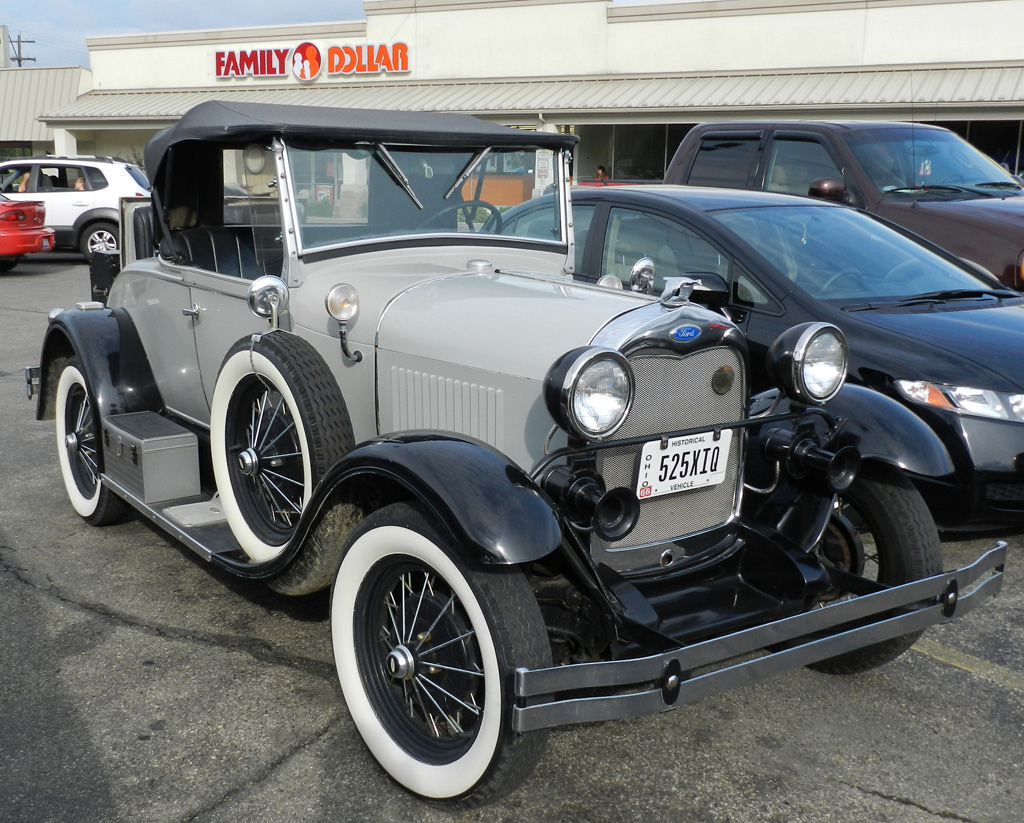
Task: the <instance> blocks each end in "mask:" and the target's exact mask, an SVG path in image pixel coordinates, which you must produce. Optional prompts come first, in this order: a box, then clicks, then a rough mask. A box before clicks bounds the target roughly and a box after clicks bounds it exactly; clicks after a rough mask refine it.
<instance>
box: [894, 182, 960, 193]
mask: <svg viewBox="0 0 1024 823" xmlns="http://www.w3.org/2000/svg"><path fill="white" fill-rule="evenodd" d="M931 191H962V192H968V193H970V191H971V190H970V189H968V188H964V187H963V186H953V185H950V184H949V183H942V184H935V185H930V186H895V187H893V188H891V189H888V188H887V189H885V190H884V193H885V194H892V193H893V192H897V193H899V194H906V193H907V192H931Z"/></svg>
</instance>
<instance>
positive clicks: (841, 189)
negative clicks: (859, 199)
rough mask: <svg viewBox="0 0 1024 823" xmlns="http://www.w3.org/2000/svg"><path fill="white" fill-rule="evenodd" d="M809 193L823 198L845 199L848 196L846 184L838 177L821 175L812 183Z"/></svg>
mask: <svg viewBox="0 0 1024 823" xmlns="http://www.w3.org/2000/svg"><path fill="white" fill-rule="evenodd" d="M807 194H808V195H810V196H811V197H817V198H819V199H821V200H836V201H843V200H844V199H845V198H846V184H845V183H844V182H843V181H842V180H840V179H839V178H838V177H819V178H818V179H817V180H815V181H813V182H812V183H811V186H810V188H808V189H807Z"/></svg>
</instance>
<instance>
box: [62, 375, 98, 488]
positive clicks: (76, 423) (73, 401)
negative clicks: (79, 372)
mask: <svg viewBox="0 0 1024 823" xmlns="http://www.w3.org/2000/svg"><path fill="white" fill-rule="evenodd" d="M64 431H65V435H64V447H65V448H66V449H67V453H68V463H69V464H70V466H71V475H72V476H73V477H74V479H75V484H76V485H77V486H78V489H79V491H81V492H82V494H83V495H84V496H85V497H92V495H93V493H94V492H95V491H96V486H97V484H98V483H99V482H100V468H99V454H98V443H99V441H98V439H97V437H96V424H95V422H94V419H93V414H92V403H90V402H89V395H88V393H87V392H86V391H85V386H84V385H82V384H81V383H75V384H73V385H72V386H71V387H70V388H69V390H68V395H67V402H66V403H65V406H64Z"/></svg>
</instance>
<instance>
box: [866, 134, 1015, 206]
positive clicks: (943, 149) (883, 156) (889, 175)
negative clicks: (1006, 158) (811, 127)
mask: <svg viewBox="0 0 1024 823" xmlns="http://www.w3.org/2000/svg"><path fill="white" fill-rule="evenodd" d="M846 140H847V143H849V145H850V149H851V150H852V151H853V153H854V155H856V157H857V161H858V162H859V163H860V165H861V166H862V167H863V168H864V170H865V171H866V172H867V174H868V176H869V177H870V178H871V180H872V182H873V183H874V184H875V185H876V186H878V188H879V189H880V190H881V191H883V192H886V193H890V192H892V193H900V192H922V191H923V192H927V193H929V194H935V195H942V194H945V195H947V196H948V195H954V196H960V197H962V196H963V194H964V193H965V192H967V193H969V194H978V195H981V194H984V195H989V196H1002V195H1006V194H1013V193H1017V194H1019V193H1021V191H1022V189H1021V186H1020V185H1018V183H1017V181H1016V180H1014V179H1013V177H1011V176H1010V173H1009V172H1008V171H1006V170H1005V169H1004V168H1003V167H1002V166H1000V165H999V164H998V163H996V162H995V161H994V160H992V159H990V158H989V157H987V156H986V155H984V154H982V153H981V152H980V151H978V150H977V149H976V148H974V146H972V145H971V144H970V143H967V142H966V141H964V140H962V139H960V138H959V137H957V136H956V135H955V134H953V133H952V132H948V131H936V130H932V129H920V128H914V127H913V126H910V125H908V126H907V127H906V128H886V129H865V130H858V131H851V132H849V133H848V135H847V138H846Z"/></svg>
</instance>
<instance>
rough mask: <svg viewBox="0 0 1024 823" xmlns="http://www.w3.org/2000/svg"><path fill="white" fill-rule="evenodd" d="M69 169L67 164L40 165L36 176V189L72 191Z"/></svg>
mask: <svg viewBox="0 0 1024 823" xmlns="http://www.w3.org/2000/svg"><path fill="white" fill-rule="evenodd" d="M71 188H72V187H71V185H70V181H69V180H68V169H67V167H65V166H40V167H39V176H38V177H37V178H36V191H70V190H71Z"/></svg>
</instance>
